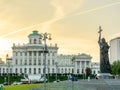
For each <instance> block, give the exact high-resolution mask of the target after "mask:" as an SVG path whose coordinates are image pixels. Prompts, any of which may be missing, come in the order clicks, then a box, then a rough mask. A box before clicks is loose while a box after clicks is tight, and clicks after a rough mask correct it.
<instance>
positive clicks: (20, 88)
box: [4, 84, 43, 90]
mask: <svg viewBox="0 0 120 90" xmlns="http://www.w3.org/2000/svg"><path fill="white" fill-rule="evenodd" d="M42 85H43V84H24V85H13V86H5V87H4V90H30V89H32V88H38V87H40V86H42Z"/></svg>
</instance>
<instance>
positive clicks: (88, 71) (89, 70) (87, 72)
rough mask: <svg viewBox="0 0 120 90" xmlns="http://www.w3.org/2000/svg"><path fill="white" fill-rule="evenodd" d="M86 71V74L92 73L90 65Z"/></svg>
mask: <svg viewBox="0 0 120 90" xmlns="http://www.w3.org/2000/svg"><path fill="white" fill-rule="evenodd" d="M85 72H86V76H87V77H88V76H90V75H91V72H92V71H91V69H90V68H89V67H87V68H86V69H85Z"/></svg>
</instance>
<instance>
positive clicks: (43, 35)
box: [41, 32, 51, 90]
mask: <svg viewBox="0 0 120 90" xmlns="http://www.w3.org/2000/svg"><path fill="white" fill-rule="evenodd" d="M41 39H42V40H43V41H44V69H43V71H44V90H46V53H48V49H47V44H46V39H48V40H51V34H50V33H47V32H46V33H44V34H41Z"/></svg>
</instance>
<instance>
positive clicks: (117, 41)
mask: <svg viewBox="0 0 120 90" xmlns="http://www.w3.org/2000/svg"><path fill="white" fill-rule="evenodd" d="M116 60H120V37H117V38H114V39H112V40H110V63H111V64H112V63H113V62H114V61H116Z"/></svg>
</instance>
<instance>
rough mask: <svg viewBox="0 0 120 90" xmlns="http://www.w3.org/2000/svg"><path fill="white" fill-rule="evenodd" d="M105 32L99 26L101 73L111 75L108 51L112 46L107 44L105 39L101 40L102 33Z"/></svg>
mask: <svg viewBox="0 0 120 90" xmlns="http://www.w3.org/2000/svg"><path fill="white" fill-rule="evenodd" d="M102 31H103V30H102V29H101V26H99V31H98V33H99V40H98V44H99V47H100V73H109V74H110V73H111V66H110V63H109V55H108V51H109V48H110V46H109V45H108V43H107V42H106V40H105V38H101V32H102Z"/></svg>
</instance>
